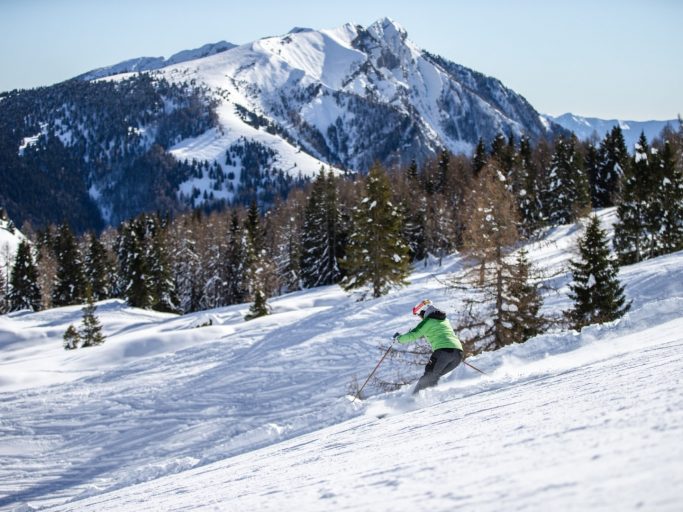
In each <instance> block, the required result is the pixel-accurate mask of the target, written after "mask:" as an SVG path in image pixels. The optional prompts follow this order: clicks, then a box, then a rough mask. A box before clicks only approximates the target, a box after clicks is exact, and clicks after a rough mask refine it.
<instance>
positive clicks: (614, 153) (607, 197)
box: [591, 125, 629, 208]
mask: <svg viewBox="0 0 683 512" xmlns="http://www.w3.org/2000/svg"><path fill="white" fill-rule="evenodd" d="M628 158H629V157H628V150H627V149H626V143H625V142H624V135H623V133H622V131H621V127H620V126H619V125H616V126H614V127H613V128H612V130H611V131H610V132H609V133H608V134H606V135H605V138H604V139H603V140H602V142H601V143H600V149H599V150H598V156H597V160H598V161H597V167H596V175H595V179H594V182H593V183H592V187H591V197H592V199H593V207H594V208H604V207H608V206H614V205H615V204H616V203H617V199H618V197H619V193H620V186H621V181H622V179H623V177H624V171H625V169H626V168H627V166H628Z"/></svg>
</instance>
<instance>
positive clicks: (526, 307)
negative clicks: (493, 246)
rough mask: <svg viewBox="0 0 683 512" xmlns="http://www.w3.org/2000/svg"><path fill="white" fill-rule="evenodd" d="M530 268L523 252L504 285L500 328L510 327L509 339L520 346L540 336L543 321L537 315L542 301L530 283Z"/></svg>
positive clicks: (539, 315) (519, 253) (520, 253)
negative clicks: (504, 295) (502, 325)
mask: <svg viewBox="0 0 683 512" xmlns="http://www.w3.org/2000/svg"><path fill="white" fill-rule="evenodd" d="M532 273H533V268H532V266H531V262H529V259H528V257H527V252H526V251H525V250H524V249H522V250H520V251H519V252H518V254H517V259H516V261H515V263H514V265H513V266H512V269H511V273H510V276H509V281H508V283H506V284H507V294H506V295H507V301H508V303H509V304H508V306H507V307H506V308H505V309H504V312H503V315H502V317H503V324H504V325H506V326H509V327H508V328H509V330H510V338H511V339H512V340H514V342H515V343H522V342H524V341H526V340H528V339H529V338H533V337H534V336H537V335H539V334H541V333H542V332H543V330H544V329H545V325H546V320H545V318H543V316H542V315H541V314H540V310H541V306H542V305H543V299H542V298H541V294H540V293H539V291H538V288H537V287H536V286H535V285H534V284H533V283H532V282H531V279H532Z"/></svg>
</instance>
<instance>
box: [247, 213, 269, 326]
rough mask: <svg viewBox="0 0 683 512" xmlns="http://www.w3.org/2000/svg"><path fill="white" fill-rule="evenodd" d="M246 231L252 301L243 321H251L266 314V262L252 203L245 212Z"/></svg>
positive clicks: (257, 217)
mask: <svg viewBox="0 0 683 512" xmlns="http://www.w3.org/2000/svg"><path fill="white" fill-rule="evenodd" d="M245 231H246V241H247V244H246V254H247V258H246V259H247V262H246V270H247V275H246V278H247V285H248V289H249V296H250V297H251V298H252V300H253V301H254V302H253V304H252V305H251V307H250V308H249V313H247V315H246V316H245V320H252V319H254V318H258V317H260V316H264V315H267V314H268V305H267V302H266V301H267V295H266V276H267V266H268V261H267V258H266V254H265V251H264V250H263V233H262V231H261V223H260V216H259V211H258V207H257V205H256V202H255V201H253V202H252V203H251V206H250V207H249V211H248V212H247V218H246V222H245Z"/></svg>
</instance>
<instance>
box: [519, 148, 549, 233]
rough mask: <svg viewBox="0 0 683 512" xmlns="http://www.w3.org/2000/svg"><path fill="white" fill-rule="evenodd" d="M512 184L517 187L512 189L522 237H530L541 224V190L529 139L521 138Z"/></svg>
mask: <svg viewBox="0 0 683 512" xmlns="http://www.w3.org/2000/svg"><path fill="white" fill-rule="evenodd" d="M514 182H515V183H518V184H519V185H518V187H515V188H516V189H515V188H513V193H514V194H515V197H516V198H517V208H518V210H519V216H520V230H521V232H522V234H523V235H524V236H527V237H528V236H530V235H531V234H532V233H534V232H535V231H537V230H538V229H539V228H540V227H541V226H542V224H543V205H542V203H541V198H540V194H541V189H540V183H539V176H538V168H537V167H536V165H535V164H534V161H533V152H532V150H531V143H530V142H529V137H526V136H524V137H522V139H521V141H520V143H519V155H518V158H517V165H516V176H515V178H514Z"/></svg>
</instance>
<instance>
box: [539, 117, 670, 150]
mask: <svg viewBox="0 0 683 512" xmlns="http://www.w3.org/2000/svg"><path fill="white" fill-rule="evenodd" d="M547 118H548V119H549V120H550V121H552V122H553V123H557V124H559V125H560V126H562V127H563V128H566V129H567V130H569V131H572V132H574V133H575V134H576V136H577V137H579V138H580V139H582V140H587V139H589V138H591V137H592V136H593V135H594V134H597V136H598V137H599V138H600V139H602V138H603V137H604V136H605V134H606V133H607V132H608V131H610V130H611V129H612V128H613V127H614V126H617V125H619V126H620V127H621V131H622V133H623V134H624V140H625V142H626V147H627V148H628V150H629V151H630V152H633V148H634V146H635V143H636V142H637V141H638V138H639V137H640V134H641V133H645V136H646V137H647V140H648V141H651V140H652V139H653V138H655V137H658V136H659V135H660V134H661V132H662V130H663V129H664V127H665V126H667V125H669V126H670V127H672V128H674V129H676V128H677V127H678V119H670V120H668V121H623V120H619V119H610V120H606V119H598V118H596V117H581V116H577V115H574V114H569V113H567V114H563V115H561V116H558V117H553V116H547Z"/></svg>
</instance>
